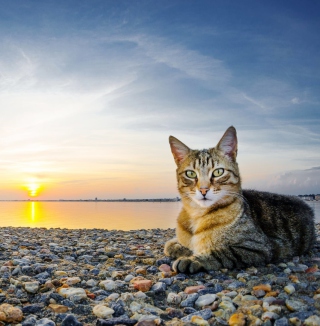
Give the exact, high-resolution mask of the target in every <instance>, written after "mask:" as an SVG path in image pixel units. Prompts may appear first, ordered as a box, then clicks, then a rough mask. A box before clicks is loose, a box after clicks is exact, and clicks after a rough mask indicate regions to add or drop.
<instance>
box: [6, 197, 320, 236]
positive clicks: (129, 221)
mask: <svg viewBox="0 0 320 326" xmlns="http://www.w3.org/2000/svg"><path fill="white" fill-rule="evenodd" d="M308 204H309V205H310V206H311V207H312V208H313V209H314V211H315V215H316V221H317V222H320V202H308ZM180 209H181V203H180V202H167V203H146V202H140V203H135V202H128V203H123V202H98V203H95V202H0V227H1V226H16V227H17V226H27V227H46V228H51V227H52V228H59V227H60V228H68V229H77V228H87V229H93V228H102V229H109V230H112V229H120V230H134V229H151V228H162V229H166V228H174V227H175V221H176V218H177V216H178V214H179V212H180Z"/></svg>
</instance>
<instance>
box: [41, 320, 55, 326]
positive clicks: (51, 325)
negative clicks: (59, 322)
mask: <svg viewBox="0 0 320 326" xmlns="http://www.w3.org/2000/svg"><path fill="white" fill-rule="evenodd" d="M55 325H56V323H55V322H54V321H53V320H51V319H49V318H42V319H40V320H38V321H37V322H36V326H55Z"/></svg>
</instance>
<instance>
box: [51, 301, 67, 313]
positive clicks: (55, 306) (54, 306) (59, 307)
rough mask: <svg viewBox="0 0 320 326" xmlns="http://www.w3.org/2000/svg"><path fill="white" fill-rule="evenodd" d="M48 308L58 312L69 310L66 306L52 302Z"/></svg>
mask: <svg viewBox="0 0 320 326" xmlns="http://www.w3.org/2000/svg"><path fill="white" fill-rule="evenodd" d="M48 308H49V309H51V310H52V311H53V312H55V313H58V314H60V313H64V312H67V311H68V310H69V308H68V307H67V306H63V305H60V304H54V303H51V304H49V306H48Z"/></svg>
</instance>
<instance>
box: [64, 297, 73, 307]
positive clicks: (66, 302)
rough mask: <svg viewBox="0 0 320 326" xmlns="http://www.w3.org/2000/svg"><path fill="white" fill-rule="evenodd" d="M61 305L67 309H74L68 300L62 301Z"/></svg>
mask: <svg viewBox="0 0 320 326" xmlns="http://www.w3.org/2000/svg"><path fill="white" fill-rule="evenodd" d="M61 304H62V305H64V306H67V307H69V308H74V307H75V304H74V303H73V302H72V301H71V300H69V299H65V300H62V301H61Z"/></svg>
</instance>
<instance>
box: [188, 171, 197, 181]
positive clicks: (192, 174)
mask: <svg viewBox="0 0 320 326" xmlns="http://www.w3.org/2000/svg"><path fill="white" fill-rule="evenodd" d="M186 176H187V177H188V178H190V179H195V178H196V177H197V173H195V172H194V171H192V170H187V171H186Z"/></svg>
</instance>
